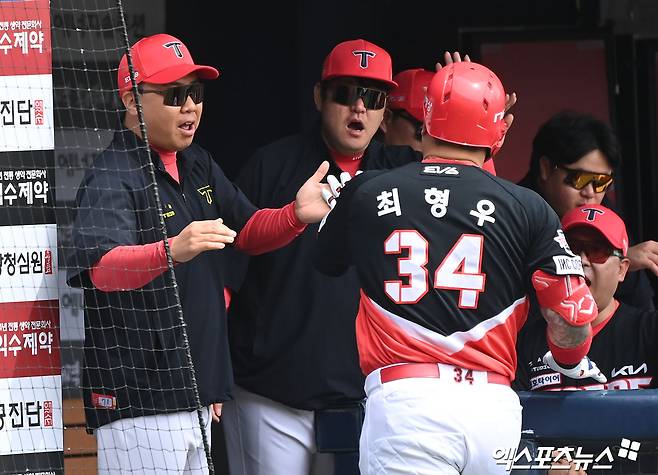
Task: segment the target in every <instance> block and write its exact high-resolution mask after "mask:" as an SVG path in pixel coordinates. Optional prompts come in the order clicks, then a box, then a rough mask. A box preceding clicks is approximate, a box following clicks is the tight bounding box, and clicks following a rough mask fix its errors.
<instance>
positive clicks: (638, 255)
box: [628, 241, 658, 276]
mask: <svg viewBox="0 0 658 475" xmlns="http://www.w3.org/2000/svg"><path fill="white" fill-rule="evenodd" d="M628 259H629V260H630V261H631V263H630V266H629V267H628V270H631V271H636V270H640V269H649V270H650V271H651V272H653V273H654V274H655V275H657V276H658V242H656V241H644V242H641V243H640V244H636V245H635V246H633V247H630V248H629V249H628Z"/></svg>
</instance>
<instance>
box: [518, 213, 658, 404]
mask: <svg viewBox="0 0 658 475" xmlns="http://www.w3.org/2000/svg"><path fill="white" fill-rule="evenodd" d="M562 227H563V229H564V233H565V236H566V238H567V242H568V243H569V247H570V249H571V251H572V252H573V253H574V254H575V255H578V256H580V258H581V260H582V262H583V271H584V273H585V280H586V282H587V285H588V286H589V289H590V292H591V293H592V296H593V297H594V300H595V302H596V305H597V307H598V310H599V314H598V316H597V318H596V319H595V320H594V321H593V322H592V333H593V339H592V346H591V348H590V351H589V353H588V356H589V357H591V358H592V359H593V360H594V361H596V363H597V365H598V367H599V369H600V370H601V372H602V373H603V375H604V376H606V377H607V379H608V381H607V382H606V383H600V382H598V381H596V380H594V379H592V378H584V379H573V378H570V377H568V376H565V375H563V374H559V373H557V372H556V371H554V370H552V369H551V368H549V367H547V366H546V365H544V364H543V363H541V362H540V360H541V358H542V357H543V356H544V354H545V353H546V352H547V351H548V348H547V346H546V338H545V334H546V324H545V322H543V321H542V320H541V319H535V320H534V321H532V322H531V323H530V322H529V323H528V325H526V327H524V328H523V330H522V331H521V333H520V334H519V340H518V345H517V349H518V358H519V364H518V366H517V374H516V377H517V379H516V381H515V384H514V385H515V388H516V389H517V390H523V391H530V390H531V391H556V390H560V391H563V390H572V389H643V388H656V387H658V379H656V376H658V358H657V356H656V344H657V342H658V321H657V320H656V319H657V318H658V317H657V316H656V314H655V312H652V311H647V310H641V309H638V308H636V307H632V306H630V305H627V304H625V303H623V302H620V301H619V300H617V299H616V298H615V291H616V290H617V286H618V285H619V283H620V282H623V281H624V279H625V277H626V276H627V275H628V274H627V272H628V268H629V264H630V262H629V259H628V257H627V253H628V235H627V233H626V226H625V225H624V222H623V221H622V219H621V218H620V217H619V215H617V214H616V213H615V212H614V211H612V210H611V209H609V208H606V207H605V206H602V205H597V204H592V205H583V206H580V207H578V208H575V209H573V210H571V211H569V212H568V213H567V214H565V215H564V217H563V218H562ZM624 368H627V369H624Z"/></svg>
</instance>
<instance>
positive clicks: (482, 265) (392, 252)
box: [316, 159, 582, 379]
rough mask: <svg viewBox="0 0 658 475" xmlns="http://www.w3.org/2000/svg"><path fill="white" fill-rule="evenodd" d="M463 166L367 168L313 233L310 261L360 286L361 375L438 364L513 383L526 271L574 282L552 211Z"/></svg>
mask: <svg viewBox="0 0 658 475" xmlns="http://www.w3.org/2000/svg"><path fill="white" fill-rule="evenodd" d="M468 163H469V162H464V161H449V160H442V159H433V160H432V161H431V162H430V161H423V162H422V163H412V164H408V165H405V166H403V167H400V168H398V169H396V170H389V171H379V172H365V173H363V174H361V175H359V176H357V177H355V178H354V179H353V180H352V181H351V182H349V183H348V185H347V186H346V187H345V188H344V190H343V192H342V194H341V196H340V198H339V199H338V202H337V205H336V207H335V208H334V209H333V211H332V212H331V213H330V214H329V216H328V217H327V220H326V222H325V223H324V225H323V227H322V228H321V231H320V233H319V237H318V239H319V242H318V251H319V253H318V255H317V256H316V265H317V267H318V268H319V269H320V270H321V271H322V272H325V273H327V274H329V275H339V274H341V273H342V272H345V271H346V270H347V268H348V267H349V266H351V265H354V266H355V267H356V270H357V273H358V275H359V278H360V283H361V288H362V290H361V302H360V306H359V313H358V316H357V324H356V326H357V343H358V346H359V356H360V364H361V369H362V371H363V372H364V373H366V374H367V373H369V372H370V371H372V370H374V369H376V368H379V367H382V366H385V365H389V364H394V363H401V362H409V361H413V362H441V363H447V364H454V365H457V366H460V367H464V368H469V369H475V370H486V371H494V372H497V373H500V374H503V375H505V376H508V377H509V378H510V379H512V378H513V376H514V372H515V369H516V350H515V344H516V335H517V333H518V331H519V329H520V328H521V326H522V325H523V324H524V323H525V321H526V317H527V312H528V306H529V301H528V293H529V292H532V291H533V290H532V284H531V275H532V273H533V272H534V271H536V270H543V271H544V272H547V273H551V274H558V275H559V274H575V275H582V267H581V263H580V259H579V258H578V257H576V256H574V255H573V254H571V252H570V250H569V248H568V245H567V244H566V241H565V239H564V235H563V233H562V230H561V229H560V223H559V220H558V217H557V215H556V214H555V212H554V211H553V210H552V209H551V208H550V207H549V206H548V205H547V204H546V202H545V201H544V200H543V199H542V198H540V197H539V195H537V194H536V193H535V192H533V191H531V190H528V189H525V188H522V187H519V186H517V185H515V184H513V183H510V182H508V181H506V180H504V179H502V178H499V177H495V176H493V175H490V174H489V173H486V172H484V171H483V170H482V169H480V168H479V167H477V166H469V165H467V164H468Z"/></svg>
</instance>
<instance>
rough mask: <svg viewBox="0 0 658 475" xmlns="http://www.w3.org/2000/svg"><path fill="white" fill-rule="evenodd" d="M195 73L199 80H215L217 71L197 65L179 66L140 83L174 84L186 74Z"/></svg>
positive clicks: (217, 74) (160, 72)
mask: <svg viewBox="0 0 658 475" xmlns="http://www.w3.org/2000/svg"><path fill="white" fill-rule="evenodd" d="M192 73H197V75H198V76H199V79H217V78H218V77H219V71H217V70H216V69H215V68H213V67H212V66H202V65H199V64H181V65H179V66H174V67H172V68H167V69H164V70H162V71H159V72H157V73H155V74H153V75H151V76H149V77H147V78H143V79H142V82H150V83H152V84H168V83H170V82H176V81H178V80H179V79H180V78H183V77H185V76H187V75H188V74H192Z"/></svg>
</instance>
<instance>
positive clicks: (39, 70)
mask: <svg viewBox="0 0 658 475" xmlns="http://www.w3.org/2000/svg"><path fill="white" fill-rule="evenodd" d="M0 12H2V15H0V76H22V75H26V74H50V73H51V71H52V60H51V59H52V51H51V49H52V47H51V42H50V2H49V1H48V0H31V1H12V2H2V4H1V5H0Z"/></svg>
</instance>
